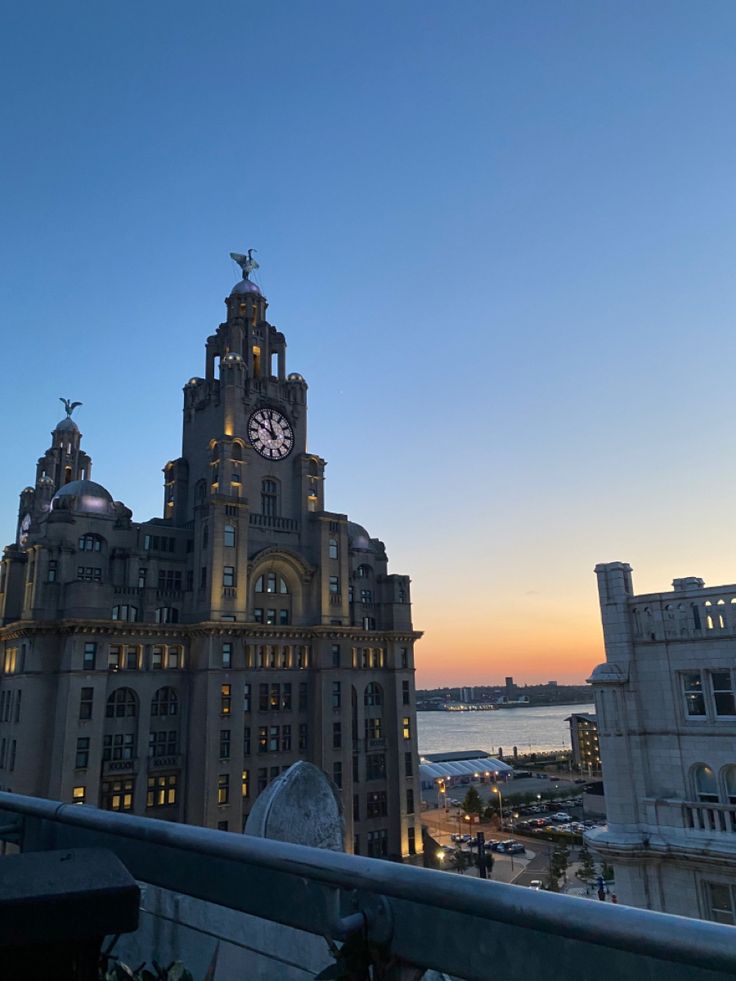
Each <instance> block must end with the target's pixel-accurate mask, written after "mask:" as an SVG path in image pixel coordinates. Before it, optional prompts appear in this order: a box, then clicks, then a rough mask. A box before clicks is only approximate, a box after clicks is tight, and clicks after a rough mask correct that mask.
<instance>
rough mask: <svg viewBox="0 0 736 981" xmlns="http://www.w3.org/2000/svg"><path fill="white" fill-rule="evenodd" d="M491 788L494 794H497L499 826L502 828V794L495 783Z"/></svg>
mask: <svg viewBox="0 0 736 981" xmlns="http://www.w3.org/2000/svg"><path fill="white" fill-rule="evenodd" d="M492 790H493V793H494V794H498V812H499V816H500V818H501V828H503V794H502V793H501V788H500V787H499V786H498V784H497V783H496V784H494V785H493V787H492Z"/></svg>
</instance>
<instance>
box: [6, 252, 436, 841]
mask: <svg viewBox="0 0 736 981" xmlns="http://www.w3.org/2000/svg"><path fill="white" fill-rule="evenodd" d="M234 258H236V260H237V261H239V262H240V263H241V265H242V267H243V272H244V274H243V278H242V280H240V281H239V282H238V283H237V284H236V285H235V286H234V287H233V289H232V291H231V292H230V294H229V296H228V297H227V298H226V300H225V306H226V318H225V320H224V321H223V323H221V324H220V325H219V326H218V327H217V329H216V331H215V332H214V333H213V334H212V335H211V336H210V337H208V338H207V340H206V345H205V350H206V358H205V369H204V375H203V377H192V378H190V379H189V380H188V381H187V383H186V385H185V386H184V417H183V438H182V453H181V456H180V457H179V458H178V459H175V460H171V461H169V462H168V463H166V465H165V467H164V488H163V492H164V493H163V497H164V500H163V515H162V517H160V518H153V519H151V520H149V521H143V522H136V521H134V520H133V516H132V513H131V511H130V510H129V509H128V508H127V507H125V505H124V504H122V503H120V502H119V501H116V500H115V499H114V497H113V495H112V494H111V493H110V492H109V491H108V490H107V489H106V488H105V487H104V486H102V485H101V484H99V483H97V482H95V481H93V480H92V479H91V478H92V460H91V458H90V456H89V455H88V454H87V453H86V452H85V451H84V450H83V449H82V445H81V442H82V436H81V433H80V431H79V428H78V426H77V424H76V422H75V421H74V419H73V418H72V412H73V410H74V409H75V407H76V405H75V404H74V403H71V402H69V401H66V402H65V404H66V409H67V415H66V417H65V418H64V419H63V420H62V421H61V422H60V423H59V424H58V425H57V426H56V427H55V429H54V431H53V433H52V437H51V446H50V448H49V449H48V450H47V451H46V452H45V453H44V454H43V455H42V456H41V458H40V459H39V461H38V464H37V467H36V475H35V480H34V481H33V483H32V484H31V485H30V486H28V487H26V488H25V489H24V490H23V491H22V492H21V495H20V508H19V514H18V527H17V537H16V541H15V542H14V543H13V544H12V545H9V546H8V547H7V548H6V549H5V550H4V554H3V560H2V566H1V568H0V624H2V626H1V627H0V667H1V668H2V674H1V676H0V783H1V784H2V786H3V789H6V790H12V791H13V792H17V793H20V794H30V795H36V796H41V797H48V798H52V799H56V800H61V801H76V802H79V803H87V804H94V805H96V806H98V807H102V808H106V809H109V810H114V811H127V812H131V813H134V814H138V815H147V816H151V817H158V818H165V819H169V820H173V821H183V822H187V823H190V824H199V825H206V826H208V827H212V828H220V829H223V830H229V831H240V830H242V828H243V825H244V821H245V818H246V817H247V815H248V812H249V810H250V808H251V806H252V803H253V801H254V800H255V798H256V797H257V796H258V794H260V793H261V792H262V791H263V790H264V789H265V788H266V786H267V785H268V784H269V782H270V781H271V780H273V779H274V778H275V777H276V776H277V775H278V774H280V773H281V772H282V771H283V770H284V769H285V768H287V767H288V766H290V765H291V764H292V763H293V762H294V761H296V760H298V759H305V760H309V761H311V762H313V763H315V764H316V765H318V766H319V767H320V768H321V769H323V770H324V771H325V772H326V773H327V774H328V775H329V777H330V778H331V779H332V780H333V781H334V782H335V784H336V785H337V786H338V787H339V788H340V790H341V794H342V800H343V803H344V812H345V823H346V830H347V835H346V837H347V841H346V847H347V849H348V850H349V851H353V850H354V851H355V852H359V853H360V854H364V855H366V854H367V855H373V856H379V857H384V856H394V857H401V858H404V859H408V860H415V859H414V856H416V855H417V853H418V852H420V851H421V831H420V828H419V817H418V814H417V812H418V809H419V779H418V778H419V773H418V755H417V742H416V739H417V735H416V717H415V695H414V650H413V648H414V642H415V640H416V639H417V638H418V637H419V636H421V635H420V634H419V633H417V632H416V631H414V629H413V627H412V621H411V606H410V583H409V578H408V577H407V576H402V575H393V574H389V572H388V568H387V562H388V560H387V556H386V550H385V547H384V545H383V543H382V542H381V541H379V540H378V539H377V538H374V537H371V535H369V534H368V532H367V531H366V530H365V528H363V527H362V526H361V525H359V524H356V523H354V522H352V521H349V520H348V518H347V516H346V515H345V514H343V513H340V512H333V511H328V510H326V507H325V498H324V493H325V492H324V470H325V461H324V460H323V459H322V458H321V457H320V456H318V455H317V454H315V453H314V452H312V451H310V450H308V448H307V436H306V432H307V383H306V381H305V380H304V378H303V377H302V376H301V375H300V374H296V373H287V369H286V338H285V336H284V334H283V333H281V331H280V330H278V329H277V328H276V327H275V326H273V325H272V324H271V323H269V322H268V320H267V319H266V309H267V302H266V299H265V297H264V296H263V294H262V293H261V291H260V289H259V288H258V286H257V285H256V284H255V283H254V282H253V281H252V280H251V279H250V273H251V272H252V270H253V268H254V263H253V261H252V258H251V257H250V255H249V256H237V257H235V256H234ZM77 404H78V403H77ZM134 462H135V461H134V460H132V459H131V461H130V463H131V465H134Z"/></svg>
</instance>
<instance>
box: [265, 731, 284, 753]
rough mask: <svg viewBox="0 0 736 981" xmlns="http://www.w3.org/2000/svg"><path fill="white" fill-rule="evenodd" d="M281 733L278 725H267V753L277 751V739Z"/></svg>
mask: <svg viewBox="0 0 736 981" xmlns="http://www.w3.org/2000/svg"><path fill="white" fill-rule="evenodd" d="M280 736H281V733H280V731H279V727H278V726H269V730H268V751H269V753H278V751H279V740H280Z"/></svg>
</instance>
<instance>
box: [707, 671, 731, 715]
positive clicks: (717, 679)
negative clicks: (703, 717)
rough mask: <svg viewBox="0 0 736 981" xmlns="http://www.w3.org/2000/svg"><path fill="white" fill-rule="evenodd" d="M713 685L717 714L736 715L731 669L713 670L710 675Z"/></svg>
mask: <svg viewBox="0 0 736 981" xmlns="http://www.w3.org/2000/svg"><path fill="white" fill-rule="evenodd" d="M710 680H711V684H712V686H713V704H714V705H715V707H716V715H736V699H735V698H734V692H733V680H732V678H731V672H730V671H712V672H711V676H710Z"/></svg>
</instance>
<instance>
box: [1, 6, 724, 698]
mask: <svg viewBox="0 0 736 981" xmlns="http://www.w3.org/2000/svg"><path fill="white" fill-rule="evenodd" d="M1 34H2V39H1V40H0V46H1V47H0V81H1V82H2V91H3V92H4V94H5V97H4V98H3V100H2V107H1V108H0V172H1V174H2V187H3V195H2V206H1V211H0V222H1V224H2V228H3V234H2V236H1V239H0V261H1V263H2V272H3V275H2V282H1V284H0V314H1V316H2V364H3V369H4V370H3V384H4V392H3V399H4V410H3V414H4V424H3V426H2V428H1V429H0V452H1V453H2V460H3V476H2V481H1V482H0V524H1V526H2V535H3V540H4V541H6V542H7V541H11V540H12V539H13V537H14V534H15V521H16V515H17V494H18V492H19V491H20V490H21V488H22V487H24V486H25V485H27V484H28V483H30V482H32V480H33V476H34V465H35V461H36V459H37V457H38V456H39V455H40V454H41V453H42V452H43V451H44V450H45V449H46V447H47V446H48V445H49V432H50V430H51V429H52V428H53V426H54V425H55V423H56V422H57V421H58V420H59V419H60V418H61V417H62V415H63V409H62V407H61V404H60V403H59V401H58V397H59V396H67V397H70V398H72V399H75V400H80V401H82V402H83V403H84V405H83V407H82V408H81V409H80V410H79V412H78V414H77V416H76V418H77V420H78V422H79V425H80V428H81V430H82V432H83V434H84V444H83V445H84V446H85V448H86V449H87V451H88V452H89V453H90V454H91V455H92V457H93V460H94V471H93V476H94V477H95V479H97V480H99V481H100V482H101V483H103V484H105V485H106V486H107V487H108V488H109V489H110V491H111V493H112V494H113V496H114V497H115V498H116V499H119V500H123V501H124V502H125V503H126V504H127V505H128V506H129V507H131V508H133V510H134V514H135V517H136V518H137V519H139V520H142V519H145V518H148V517H151V516H153V515H158V514H160V513H161V498H162V493H161V472H160V471H161V467H162V466H163V464H164V463H165V462H166V461H167V460H168V459H170V458H173V457H176V456H177V455H178V454H179V452H180V435H181V432H180V426H181V387H182V386H183V385H184V383H185V382H186V381H187V379H188V378H189V377H190V376H192V375H196V374H201V373H202V370H203V364H204V341H205V339H206V337H207V335H208V334H209V333H211V332H212V331H213V330H214V329H215V328H216V326H217V324H218V323H219V322H220V320H221V319H222V316H223V314H224V307H223V305H222V300H223V298H224V297H225V295H226V294H227V293H228V292H229V290H230V288H231V287H232V285H233V283H234V282H235V280H236V279H237V278H239V273H238V271H237V269H236V268H235V267H234V265H233V264H232V263H231V261H230V260H229V259H228V252H230V251H231V250H234V251H244V250H245V249H247V248H249V247H255V248H256V249H257V250H258V252H257V258H258V260H259V262H260V263H261V269H260V270H259V274H258V280H259V282H260V285H261V287H262V289H263V291H264V293H265V294H266V296H267V297H268V298H269V301H270V310H269V314H270V318H271V320H272V322H274V323H275V324H277V326H278V327H279V328H280V329H281V330H283V331H284V332H285V334H286V337H287V341H288V343H289V349H288V356H287V370H290V371H299V372H301V373H302V374H303V375H304V376H305V377H306V378H307V381H308V382H309V384H310V391H309V398H310V407H311V411H310V439H309V442H310V449H311V450H313V451H314V452H317V453H319V454H321V455H322V456H324V457H325V458H326V459H327V461H328V469H327V476H328V483H327V488H326V492H327V506H328V507H329V508H330V509H332V510H336V511H344V512H347V513H348V514H349V515H350V516H351V518H352V519H353V520H356V521H358V522H360V523H361V524H364V525H365V526H366V527H367V528H368V529H369V531H370V533H371V534H372V535H374V536H376V537H379V538H381V539H383V540H384V541H385V542H386V545H387V550H388V554H389V558H390V561H391V568H392V570H393V571H395V572H401V573H407V574H409V575H411V577H412V582H413V586H412V589H413V602H414V607H413V612H414V622H415V625H416V627H417V628H418V629H421V630H424V631H425V636H424V639H423V640H422V641H421V642H420V643H419V645H418V647H417V664H418V676H417V684H418V685H419V686H420V687H429V686H434V685H441V684H481V683H493V682H498V681H502V679H503V677H504V676H505V675H507V674H511V675H513V676H514V677H515V679H516V680H517V681H520V682H524V681H529V682H534V681H548V680H551V679H556V680H558V681H559V682H569V683H574V682H581V681H582V680H584V679H585V678H586V677H587V676H588V674H589V673H590V670H591V669H592V667H593V666H594V665H595V664H596V663H598V662H599V661H601V660H602V659H603V652H602V641H601V631H600V626H599V617H598V607H597V596H596V586H595V577H594V575H593V567H594V565H595V564H596V562H600V561H612V560H622V561H628V562H631V564H632V565H633V567H634V583H635V588H636V589H637V591H640V592H648V591H654V590H661V589H666V588H669V586H670V583H671V581H672V579H673V578H674V577H676V576H686V575H699V576H703V577H704V578H705V579H706V581H707V582H709V583H713V584H717V583H729V582H733V581H734V580H736V560H734V558H733V555H732V551H733V548H732V543H731V541H730V534H731V532H730V530H729V529H730V523H729V522H730V519H729V514H730V506H731V499H732V497H733V494H734V488H736V462H735V460H736V436H735V435H734V434H735V431H736V427H735V426H734V422H733V420H734V417H735V416H736V411H735V410H736V384H734V376H735V375H736V350H735V349H736V341H735V340H734V333H735V332H734V323H735V320H736V318H735V316H734V314H735V313H736V276H735V275H734V268H735V265H736V263H735V261H734V260H735V253H736V249H735V248H734V246H735V245H736V195H735V193H734V192H735V187H734V183H735V175H736V138H735V135H734V104H735V101H736V99H735V96H736V60H735V59H734V46H735V42H736V4H734V3H733V2H732V0H723V2H718V0H710V2H707V3H692V2H690V0H687V2H677V0H673V2H657V0H648V2H647V3H642V2H641V0H635V2H626V0H615V2H614V0H610V2H596V0H576V2H565V0H556V2H549V0H540V2H524V3H507V2H501V0H482V2H469V0H461V2H458V3H452V4H450V3H447V2H437V0H416V2H409V0H407V2H403V0H400V2H396V0H387V2H383V0H379V2H372V3H370V4H367V3H358V2H355V3H350V2H344V0H330V2H328V0H324V2H319V0H315V2H304V0H293V2H292V0H289V2H286V0H284V2H280V0H269V2H267V3H266V2H260V3H255V2H238V3H236V2H227V0H223V2H214V3H212V4H206V5H205V4H203V3H199V2H197V3H195V2H190V0H185V2H177V3H173V2H169V0H156V2H155V3H151V2H137V0H133V2H127V3H125V4H112V3H100V2H99V0H95V2H91V0H89V2H70V3H62V4H59V3H56V2H54V3H52V2H50V0H49V2H40V3H34V4H24V5H22V4H14V5H6V8H5V10H4V13H3V30H2V32H1Z"/></svg>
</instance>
